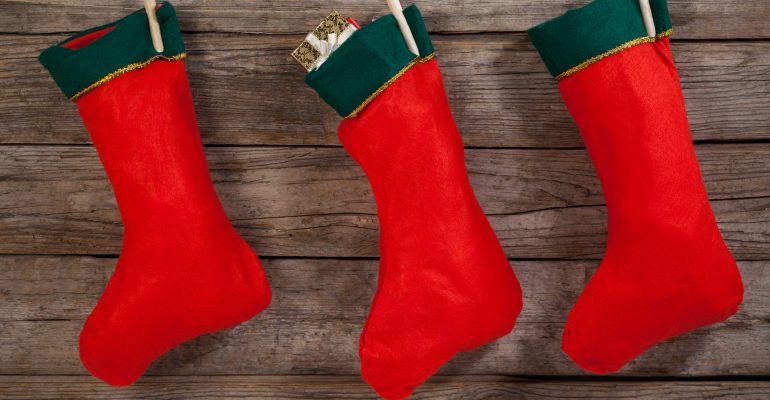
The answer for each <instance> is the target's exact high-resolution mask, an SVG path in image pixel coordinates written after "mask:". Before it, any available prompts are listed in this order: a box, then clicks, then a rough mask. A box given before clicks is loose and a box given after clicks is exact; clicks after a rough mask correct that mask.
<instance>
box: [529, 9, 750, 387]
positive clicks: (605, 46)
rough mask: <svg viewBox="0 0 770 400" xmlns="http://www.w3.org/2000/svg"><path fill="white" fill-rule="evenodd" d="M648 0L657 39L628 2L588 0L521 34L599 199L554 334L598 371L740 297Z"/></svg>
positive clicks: (664, 18)
mask: <svg viewBox="0 0 770 400" xmlns="http://www.w3.org/2000/svg"><path fill="white" fill-rule="evenodd" d="M651 5H652V9H653V14H654V20H655V26H656V27H657V33H658V34H657V36H656V37H647V35H646V31H645V27H644V23H643V20H642V14H641V11H640V8H639V2H638V1H637V0H596V1H594V2H593V3H591V4H589V5H587V6H585V7H583V8H580V9H577V10H574V11H570V12H568V13H567V14H565V15H563V16H561V17H559V18H556V19H554V20H551V21H548V22H546V23H544V24H542V25H539V26H537V27H535V28H533V29H531V30H530V32H529V34H530V37H531V38H532V41H533V42H534V44H535V46H536V47H537V49H538V51H539V52H540V55H541V56H542V57H543V60H544V61H545V63H546V65H547V66H548V69H549V70H550V72H551V73H552V74H553V75H554V76H556V77H557V79H558V80H559V90H560V92H561V94H562V97H563V98H564V102H565V103H566V104H567V108H568V109H569V111H570V113H571V114H572V117H573V118H574V119H575V122H576V123H577V125H578V128H579V129H580V134H581V135H582V137H583V140H584V141H585V144H586V147H587V149H588V154H589V155H590V157H591V160H592V161H593V164H594V166H595V168H596V171H597V174H598V175H599V180H600V181H601V184H602V189H603V191H604V196H605V198H606V201H607V213H608V223H609V227H608V229H609V231H608V232H609V236H608V240H607V249H606V253H605V256H604V260H603V261H602V263H601V265H600V266H599V269H598V270H597V271H596V273H595V274H594V276H593V277H592V278H591V281H590V282H589V283H588V286H587V287H586V288H585V290H584V291H583V294H582V295H581V296H580V298H579V299H578V301H577V303H576V304H575V306H574V308H573V309H572V312H571V313H570V315H569V318H568V320H567V325H566V327H565V329H564V337H563V347H564V351H565V352H566V353H567V355H569V356H570V357H571V358H572V359H573V360H574V361H575V362H576V363H577V364H578V365H580V366H581V367H582V368H585V369H587V370H590V371H593V372H598V373H606V372H613V371H616V370H618V369H620V368H621V367H623V365H625V364H626V363H627V362H629V361H630V360H632V359H633V358H635V357H636V356H638V355H640V354H641V353H643V352H644V351H645V350H647V349H649V348H650V347H652V346H654V345H655V344H656V343H658V342H660V341H663V340H666V339H668V338H671V337H674V336H677V335H681V334H683V333H685V332H687V331H690V330H692V329H696V328H699V327H702V326H705V325H709V324H713V323H716V322H719V321H722V320H724V319H726V318H728V317H729V316H731V315H733V314H734V313H735V312H736V310H737V307H738V305H739V304H740V303H741V300H742V297H743V285H742V283H741V278H740V275H739V272H738V269H737V267H736V264H735V261H734V260H733V258H732V256H731V255H730V252H729V251H728V249H727V247H726V246H725V244H724V241H723V240H722V237H721V235H720V233H719V230H718V229H717V224H716V222H715V220H714V215H713V213H712V211H711V207H710V205H709V202H708V199H707V197H706V190H705V188H704V186H703V181H702V179H701V175H700V170H699V168H698V162H697V160H696V158H695V152H694V149H693V145H692V138H691V136H690V130H689V126H688V122H687V115H686V113H685V105H684V100H683V98H682V91H681V88H680V85H679V77H678V75H677V71H676V67H675V65H674V61H673V59H672V57H671V52H670V49H669V39H668V37H669V35H670V33H671V22H670V20H669V16H668V10H667V7H666V2H665V0H652V1H651Z"/></svg>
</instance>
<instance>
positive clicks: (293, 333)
mask: <svg viewBox="0 0 770 400" xmlns="http://www.w3.org/2000/svg"><path fill="white" fill-rule="evenodd" d="M585 3H587V1H586V0H539V1H538V0H506V1H504V0H480V1H475V2H466V1H460V0H422V1H421V2H419V3H418V4H419V6H420V7H421V9H422V11H423V14H424V16H425V18H426V23H427V25H428V28H429V29H430V31H431V32H432V38H433V40H434V42H435V45H436V48H437V57H438V60H439V63H440V65H441V67H442V72H443V75H444V78H445V81H446V86H447V91H448V94H449V97H450V102H451V104H452V107H453V111H454V115H455V117H456V119H457V122H458V124H459V127H460V129H461V131H462V134H463V140H464V142H465V144H466V146H467V149H468V150H467V165H468V168H469V171H470V175H471V181H472V184H473V186H474V188H475V190H476V193H477V196H478V197H479V200H480V202H481V204H482V207H483V208H484V210H485V211H486V212H487V213H488V215H489V219H490V221H491V223H492V225H493V227H494V228H495V230H496V232H497V234H498V236H499V237H500V239H501V241H502V244H503V246H504V248H505V250H506V252H507V254H508V255H509V257H510V258H511V263H512V265H513V266H514V269H515V270H516V273H517V274H518V276H519V278H520V279H521V281H522V285H523V287H524V290H525V294H524V296H525V299H524V301H525V307H524V311H523V313H522V316H521V317H520V319H519V323H518V326H517V328H516V330H515V331H514V333H512V334H511V335H509V336H508V337H506V338H504V339H501V340H499V341H498V342H496V343H494V344H491V345H489V346H486V347H484V348H482V349H480V350H478V351H475V352H472V353H467V354H462V355H460V356H458V357H457V358H456V359H455V360H453V361H452V362H450V363H449V364H448V365H446V367H445V368H443V369H442V370H441V372H440V376H437V377H436V378H434V379H432V380H431V381H430V382H429V384H427V385H425V386H424V387H423V388H421V389H420V390H418V391H417V392H416V394H415V398H436V399H438V398H442V399H443V398H448V399H470V398H474V399H481V398H506V399H507V398H530V397H532V398H563V397H580V398H583V397H585V398H607V397H631V398H637V397H639V398H655V399H657V398H681V397H695V398H705V397H713V398H734V397H737V396H743V397H747V398H768V397H770V382H768V379H770V290H769V289H770V24H768V23H767V21H768V20H769V19H770V1H766V0H744V1H738V0H698V1H692V0H669V3H670V8H671V12H672V19H673V21H674V27H675V34H674V39H673V52H674V56H675V59H676V61H677V63H678V66H679V71H680V74H681V77H682V86H683V89H684V95H685V98H686V101H687V107H688V113H689V116H690V122H691V124H692V130H693V136H694V139H695V141H696V151H697V154H698V158H699V160H700V162H701V167H702V169H703V174H704V179H705V182H706V186H707V189H708V192H709V196H710V198H711V200H712V206H713V207H714V210H715V213H716V217H717V220H718V222H719V225H720V228H721V230H722V233H723V235H724V237H725V239H726V241H727V244H728V246H729V247H730V249H731V250H732V252H733V254H734V255H735V257H736V258H737V259H738V260H739V265H740V268H741V271H742V273H743V277H744V280H745V284H746V291H747V292H746V300H745V304H744V305H743V307H742V308H741V311H740V312H739V313H738V315H736V316H735V317H733V318H731V319H730V320H728V321H726V322H724V323H721V324H717V325H715V326H712V327H709V328H706V329H702V330H698V331H695V332H692V333H690V334H687V335H684V336H682V337H681V338H678V339H675V340H672V341H669V342H666V343H663V344H661V345H660V346H658V347H656V348H654V349H653V350H651V351H650V352H648V353H647V354H645V355H643V356H642V357H640V358H639V359H638V360H636V361H634V362H633V363H631V364H630V365H629V366H628V367H627V368H625V369H623V370H622V371H621V372H620V373H618V374H615V375H612V376H603V377H593V376H590V375H589V374H586V373H585V372H583V371H581V370H580V369H578V368H577V367H576V366H575V365H574V364H572V363H571V362H570V361H569V360H568V359H567V358H566V356H565V355H564V354H562V352H561V349H560V340H561V330H562V327H563V324H564V321H565V318H566V314H567V312H568V311H569V309H570V307H571V305H572V304H573V302H574V300H575V299H576V298H577V296H578V295H579V293H580V291H581V290H582V288H583V286H584V285H585V283H586V282H587V280H588V279H589V278H590V276H591V274H592V273H593V271H594V269H595V267H596V265H597V264H598V260H600V259H601V256H602V253H603V250H604V245H605V239H606V238H605V236H606V213H605V208H604V205H603V202H604V199H603V197H602V194H601V189H600V187H599V184H598V180H597V179H596V176H595V174H594V171H593V168H592V167H591V165H590V162H589V160H588V157H587V155H586V153H585V150H584V149H583V145H582V142H581V140H580V137H579V135H578V133H577V130H576V128H575V126H574V124H573V123H572V121H571V119H570V117H569V115H568V113H567V112H566V109H565V107H564V105H563V104H562V102H561V99H560V98H559V95H558V92H557V88H556V84H555V82H554V80H553V79H551V78H550V77H549V75H548V74H547V72H546V70H545V67H544V65H543V64H542V62H541V61H540V59H539V57H538V56H537V54H536V52H535V50H534V48H533V47H532V46H531V44H530V43H529V41H528V40H527V37H526V34H525V33H524V31H525V30H526V28H528V27H529V26H531V25H533V24H535V23H538V22H541V21H544V20H546V19H548V18H551V17H555V16H557V15H559V14H560V13H562V12H564V11H565V10H567V9H569V8H571V7H576V6H580V5H582V4H585ZM139 6H140V2H139V1H127V0H115V1H111V2H104V1H95V0H83V1H78V2H74V1H63V0H35V1H29V0H0V398H15V399H21V398H23V399H27V398H29V399H33V398H34V399H39V398H94V399H102V398H121V399H133V398H163V399H172V398H184V399H188V398H209V397H212V398H222V397H229V398H269V399H280V398H292V399H296V398H319V399H320V398H323V399H327V398H328V399H340V398H344V399H361V398H372V397H373V396H374V392H373V391H371V390H370V389H369V388H368V387H367V386H366V385H364V384H363V383H362V381H361V380H360V378H359V377H358V375H357V374H358V358H357V344H358V335H359V332H360V330H361V327H362V325H363V322H364V319H365V316H366V313H367V309H368V304H369V302H370V299H371V296H372V294H373V291H374V287H375V284H376V272H377V262H378V261H377V256H378V248H377V246H378V230H377V220H376V215H375V209H374V203H373V199H372V196H371V192H370V189H369V186H368V184H367V181H366V179H365V177H364V174H363V172H362V171H361V170H360V169H359V168H358V167H357V166H356V165H355V163H354V162H353V161H352V159H350V158H349V157H348V156H347V155H346V154H345V152H344V151H343V150H342V149H341V147H340V146H339V143H338V141H337V137H336V126H337V123H338V121H339V119H338V118H337V117H336V116H335V114H334V113H333V111H332V110H331V109H330V108H329V107H327V106H326V105H324V104H323V103H322V101H321V100H320V99H319V98H318V97H317V96H316V95H315V93H314V92H312V91H311V90H310V89H308V88H307V87H306V86H305V84H304V83H303V81H302V78H303V71H302V69H301V67H299V66H298V65H296V64H295V63H294V61H293V60H292V59H291V57H290V56H289V53H290V51H291V50H292V49H293V47H294V46H296V45H297V44H298V43H299V42H300V41H301V40H302V38H303V36H304V34H305V33H306V32H307V31H309V30H310V29H312V28H313V27H314V26H315V25H316V24H317V22H318V21H319V20H320V19H321V18H323V17H324V16H325V15H326V14H327V12H328V11H330V10H332V9H337V10H339V11H340V12H342V13H343V14H349V15H352V16H354V17H355V18H357V19H358V20H359V21H362V22H365V21H369V20H371V18H372V17H373V16H375V15H378V14H382V13H384V12H386V7H385V5H384V2H383V1H381V0H356V1H349V0H348V1H343V0H328V1H319V0H305V1H296V0H286V1H264V0H238V1H236V0H222V1H209V0H180V1H177V2H175V6H176V7H177V9H178V13H179V17H180V22H181V25H182V29H183V31H184V38H185V41H186V44H187V47H188V49H189V56H190V57H189V59H188V62H187V65H188V73H189V76H190V79H191V85H192V91H193V96H194V98H195V103H196V109H197V114H198V118H199V122H200V128H201V134H202V136H203V140H204V143H205V144H206V153H207V157H208V160H209V163H210V169H211V173H212V176H213V178H214V180H215V183H216V188H217V191H218V193H219V195H220V197H221V199H222V202H223V204H224V207H225V209H226V211H227V213H228V215H229V217H230V218H231V220H232V221H233V224H234V225H235V227H236V229H237V230H238V231H239V232H240V233H241V234H242V235H243V236H244V237H245V239H246V240H247V241H248V242H249V244H250V245H251V246H252V247H253V248H254V249H255V250H256V251H257V252H258V253H259V254H260V255H261V256H262V258H263V259H264V261H265V267H266V269H267V273H268V275H269V278H270V282H271V284H272V286H273V288H274V301H273V304H272V306H271V307H270V308H269V309H268V311H266V312H265V313H263V314H262V315H260V316H259V317H257V318H255V319H253V320H251V321H249V322H247V323H245V324H243V325H241V326H238V327H236V328H235V329H232V330H229V331H226V332H221V333H217V334H214V335H208V336H205V337H201V338H199V339H197V340H194V341H192V342H189V343H186V344H184V345H182V346H181V347H179V348H177V349H175V350H173V351H171V352H170V353H169V354H168V355H166V356H164V357H163V358H161V359H160V360H158V362H156V363H155V364H154V365H153V366H152V367H151V368H150V370H149V371H148V373H147V376H145V377H144V378H142V379H141V380H140V381H139V382H138V383H137V384H136V385H135V386H133V387H130V388H126V389H111V388H109V387H108V386H106V385H104V384H102V383H100V382H99V381H97V380H96V379H95V378H92V377H90V376H88V374H87V372H86V371H85V370H84V369H83V367H82V366H81V365H80V362H79V359H78V355H77V335H78V332H79V329H80V327H81V325H82V323H83V321H84V319H85V318H86V316H87V315H88V313H89V312H90V310H91V309H92V308H93V306H94V305H95V303H96V301H97V300H98V298H99V295H100V293H101V292H102V290H103V288H104V285H105V283H106V282H107V279H108V278H109V276H110V274H111V272H112V269H113V267H114V265H115V261H116V258H117V255H118V254H119V251H120V243H121V237H122V226H121V223H120V218H119V215H118V212H117V209H116V207H115V200H114V198H113V195H112V191H111V189H110V185H109V183H108V181H107V180H106V177H105V174H104V172H103V170H102V168H101V165H100V163H99V160H98V158H97V156H96V153H95V151H94V149H93V148H92V147H91V145H90V144H89V142H90V141H89V137H88V134H87V132H86V131H85V130H84V129H83V126H82V123H81V121H80V118H79V116H78V114H77V111H76V110H75V107H74V106H73V105H72V104H71V103H70V102H69V101H68V100H67V99H65V98H64V97H63V96H62V95H61V93H60V92H59V91H58V89H57V88H56V87H55V85H54V83H53V81H52V80H51V79H50V77H49V76H48V74H47V73H46V72H45V71H44V70H43V68H42V67H41V66H40V65H39V64H38V63H37V61H36V57H37V55H38V54H39V52H40V51H41V50H42V49H44V48H45V47H47V46H49V45H51V44H53V43H55V42H57V41H60V40H62V39H63V38H65V37H66V36H67V35H68V34H71V33H73V32H75V31H78V30H81V29H84V28H87V27H91V26H94V25H97V24H102V23H105V22H107V21H109V20H111V19H114V18H118V17H120V16H122V15H124V14H126V13H128V12H129V11H131V10H133V9H135V8H138V7H139Z"/></svg>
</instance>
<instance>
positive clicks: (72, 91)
mask: <svg viewBox="0 0 770 400" xmlns="http://www.w3.org/2000/svg"><path fill="white" fill-rule="evenodd" d="M156 14H157V17H158V23H159V24H160V32H161V35H162V36H163V47H164V50H163V53H158V52H156V51H155V49H154V48H153V46H152V38H151V37H150V28H149V24H148V22H147V14H146V13H145V11H144V9H141V10H137V11H135V12H133V13H131V14H129V15H128V16H126V17H124V18H122V19H119V20H117V21H115V22H112V23H109V24H106V25H102V26H97V27H95V28H92V29H88V30H85V31H83V32H80V33H78V34H76V35H74V36H71V37H69V38H67V39H66V40H64V41H63V42H61V43H58V44H56V45H54V46H52V47H49V48H48V49H46V50H45V51H43V53H41V54H40V57H39V60H40V63H41V64H43V66H44V67H45V68H46V69H48V71H49V72H50V73H51V76H52V77H53V79H54V81H56V84H57V85H59V88H60V89H61V90H62V92H64V94H65V95H66V96H67V97H69V98H71V99H73V100H75V99H77V98H79V97H80V96H82V95H84V94H86V93H88V92H89V91H91V90H93V89H95V88H96V87H98V86H99V85H101V84H103V83H106V82H108V81H110V80H111V79H113V78H116V77H117V76H120V75H122V74H124V73H126V72H130V71H133V70H135V69H138V68H142V67H145V66H147V65H149V63H150V62H152V61H153V60H156V59H159V58H162V59H166V60H176V59H181V58H184V57H185V48H184V42H183V41H182V35H181V34H180V32H179V24H178V22H177V19H176V12H175V11H174V7H173V6H172V5H171V4H170V3H163V4H162V5H161V6H160V8H158V10H157V11H156ZM99 31H105V32H106V33H103V34H102V35H101V36H94V38H95V39H90V37H89V35H98V33H97V32H99ZM78 39H80V40H84V45H83V46H82V47H79V46H75V48H67V47H65V46H67V45H71V44H73V43H76V41H77V40H78ZM90 40H93V41H90ZM78 47H79V48H78Z"/></svg>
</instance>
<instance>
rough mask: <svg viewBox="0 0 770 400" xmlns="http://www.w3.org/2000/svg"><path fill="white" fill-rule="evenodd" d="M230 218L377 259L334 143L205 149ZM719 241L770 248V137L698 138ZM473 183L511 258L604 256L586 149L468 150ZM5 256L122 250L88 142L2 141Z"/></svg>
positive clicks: (305, 244) (264, 248)
mask: <svg viewBox="0 0 770 400" xmlns="http://www.w3.org/2000/svg"><path fill="white" fill-rule="evenodd" d="M207 152H208V158H209V163H210V169H211V171H212V176H213V178H214V181H215V183H216V187H217V190H218V192H219V194H220V197H221V199H222V202H223V204H224V207H225V209H226V211H227V212H228V215H229V217H230V218H231V220H232V221H233V224H234V225H235V227H236V228H237V229H238V231H239V232H240V233H241V234H242V235H244V237H245V238H246V239H247V241H248V242H249V243H250V244H251V245H253V246H254V247H255V249H256V250H257V252H258V253H259V254H261V255H271V256H324V257H347V256H377V254H378V231H377V219H376V215H375V207H374V201H373V198H372V196H371V192H370V190H369V185H368V182H367V181H366V178H365V176H364V174H363V171H362V170H361V169H360V168H359V167H358V166H357V165H355V162H354V161H353V160H352V159H351V158H350V157H348V156H347V155H346V154H345V152H344V151H343V150H342V149H340V148H311V147H306V148H286V147H266V148H265V147H263V148H249V147H217V148H210V149H208V150H207ZM697 152H698V155H699V157H700V161H701V164H702V167H703V173H704V179H705V181H706V185H707V189H708V191H709V193H710V195H711V198H712V200H715V201H714V203H713V207H714V209H715V211H716V216H717V220H718V221H719V222H720V226H721V228H722V232H723V234H724V237H725V238H726V239H727V242H728V245H729V246H730V248H731V249H732V250H733V252H734V254H735V256H736V257H738V258H740V259H768V254H770V223H768V222H769V221H770V208H768V207H769V206H770V164H769V163H768V162H767V160H768V157H770V145H767V144H744V145H699V146H697ZM467 164H468V166H469V170H470V175H471V182H472V184H473V186H474V188H475V191H476V193H477V196H478V198H479V201H480V202H481V205H482V207H483V208H484V210H485V211H486V212H487V213H488V214H490V221H491V223H492V225H493V226H494V228H495V229H496V231H497V233H498V235H499V237H500V239H501V241H502V243H503V246H504V247H505V249H506V251H507V252H508V255H509V256H510V257H513V258H562V257H566V258H600V257H601V256H602V253H603V251H604V240H605V235H606V227H605V219H606V216H605V211H604V208H603V207H602V206H601V205H602V204H603V202H604V200H603V197H602V195H601V190H600V187H599V184H598V180H597V179H596V177H595V175H594V172H593V168H592V166H591V164H590V162H589V160H588V157H587V156H586V154H585V151H584V150H582V149H577V150H481V149H472V150H468V151H467ZM0 181H2V182H3V184H2V186H0V252H2V253H15V254H117V253H118V252H119V251H120V244H121V240H122V227H121V223H120V218H119V215H118V212H117V209H116V207H115V202H114V199H113V196H112V192H111V189H110V186H109V182H108V181H107V179H106V178H105V175H104V172H103V170H102V167H101V165H100V163H99V160H98V158H97V156H96V152H95V150H94V149H93V148H91V147H90V146H75V147H73V146H55V147H51V146H5V147H0Z"/></svg>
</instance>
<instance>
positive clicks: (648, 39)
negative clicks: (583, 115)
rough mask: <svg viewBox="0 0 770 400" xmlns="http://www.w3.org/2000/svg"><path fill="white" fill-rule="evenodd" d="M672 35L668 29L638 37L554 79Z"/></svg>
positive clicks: (560, 78) (564, 76)
mask: <svg viewBox="0 0 770 400" xmlns="http://www.w3.org/2000/svg"><path fill="white" fill-rule="evenodd" d="M672 33H674V30H673V29H669V30H667V31H664V32H661V33H659V34H657V35H656V36H654V37H650V36H645V37H640V38H638V39H634V40H632V41H630V42H626V43H623V44H621V45H620V46H618V47H615V48H614V49H612V50H609V51H606V52H604V53H602V54H599V55H598V56H594V57H591V58H589V59H588V60H585V61H583V62H582V63H580V64H578V65H576V66H574V67H572V68H570V69H568V70H566V71H564V72H562V73H561V74H559V75H558V76H557V77H556V80H557V81H560V80H562V79H564V78H566V77H568V76H570V75H572V74H575V73H578V72H580V71H582V70H584V69H586V68H588V67H590V66H591V65H593V64H596V63H597V62H599V61H601V60H603V59H605V58H607V57H609V56H613V55H615V54H618V53H620V52H621V51H623V50H627V49H630V48H631V47H634V46H638V45H640V44H644V43H654V42H657V41H658V40H660V39H663V38H664V37H669V36H671V34H672Z"/></svg>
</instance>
